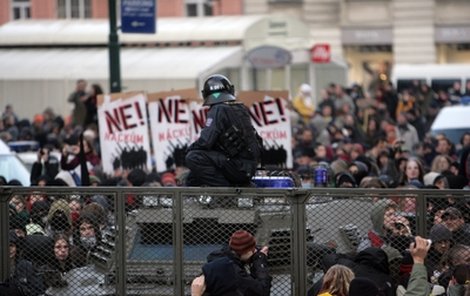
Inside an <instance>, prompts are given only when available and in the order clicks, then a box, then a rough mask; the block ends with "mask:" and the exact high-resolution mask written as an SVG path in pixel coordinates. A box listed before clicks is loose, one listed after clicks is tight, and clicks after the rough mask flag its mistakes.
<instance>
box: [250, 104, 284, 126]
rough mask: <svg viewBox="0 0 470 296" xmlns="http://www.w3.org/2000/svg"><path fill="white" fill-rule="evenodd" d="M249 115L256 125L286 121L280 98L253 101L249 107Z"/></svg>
mask: <svg viewBox="0 0 470 296" xmlns="http://www.w3.org/2000/svg"><path fill="white" fill-rule="evenodd" d="M250 116H251V119H252V120H253V121H254V124H255V125H257V126H267V125H271V124H276V123H278V122H279V121H286V118H285V112H284V106H283V104H282V101H281V99H280V98H275V99H274V100H268V101H264V102H259V103H255V104H253V105H252V107H251V108H250Z"/></svg>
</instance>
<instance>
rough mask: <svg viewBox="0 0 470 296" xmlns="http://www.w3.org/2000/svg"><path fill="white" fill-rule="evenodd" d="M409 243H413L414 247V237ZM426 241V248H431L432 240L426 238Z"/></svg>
mask: <svg viewBox="0 0 470 296" xmlns="http://www.w3.org/2000/svg"><path fill="white" fill-rule="evenodd" d="M411 241H412V242H413V245H414V246H416V237H414V236H413V237H412V240H411ZM426 241H427V246H428V247H429V246H431V244H432V240H430V239H429V238H428V239H426Z"/></svg>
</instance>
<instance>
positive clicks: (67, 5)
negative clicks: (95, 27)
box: [57, 0, 91, 19]
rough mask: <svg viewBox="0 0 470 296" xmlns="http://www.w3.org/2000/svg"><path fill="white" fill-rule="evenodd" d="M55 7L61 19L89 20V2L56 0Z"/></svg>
mask: <svg viewBox="0 0 470 296" xmlns="http://www.w3.org/2000/svg"><path fill="white" fill-rule="evenodd" d="M57 7H58V9H57V11H58V17H59V18H62V19H72V18H74V19H75V18H79V19H84V18H91V0H58V3H57Z"/></svg>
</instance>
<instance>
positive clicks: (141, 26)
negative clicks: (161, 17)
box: [121, 0, 155, 34]
mask: <svg viewBox="0 0 470 296" xmlns="http://www.w3.org/2000/svg"><path fill="white" fill-rule="evenodd" d="M121 31H122V32H123V33H147V34H154V33H155V0H121Z"/></svg>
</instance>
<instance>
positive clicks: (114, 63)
mask: <svg viewBox="0 0 470 296" xmlns="http://www.w3.org/2000/svg"><path fill="white" fill-rule="evenodd" d="M108 7H109V39H108V41H109V42H108V51H109V86H110V90H111V92H112V93H116V92H120V91H121V62H120V57H119V41H118V34H117V26H116V0H109V1H108Z"/></svg>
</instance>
